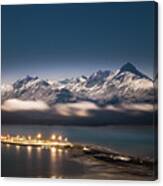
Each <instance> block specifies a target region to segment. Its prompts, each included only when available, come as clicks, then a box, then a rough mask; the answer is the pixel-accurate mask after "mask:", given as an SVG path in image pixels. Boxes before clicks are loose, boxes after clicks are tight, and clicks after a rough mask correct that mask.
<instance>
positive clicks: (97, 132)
mask: <svg viewBox="0 0 163 186" xmlns="http://www.w3.org/2000/svg"><path fill="white" fill-rule="evenodd" d="M38 132H41V133H42V134H43V135H44V136H46V137H48V136H50V135H51V134H52V133H59V134H62V135H63V136H65V137H68V138H69V140H70V141H71V142H74V143H86V144H96V145H102V146H105V147H109V148H111V149H113V150H116V151H119V152H121V153H128V154H131V155H135V156H141V157H153V151H154V150H153V145H154V133H153V128H152V127H151V126H141V127H140V126H136V127H133V126H132V127H130V126H107V127H74V126H68V127H65V126H39V125H38V126H32V125H28V126H20V125H14V126H13V125H12V126H11V125H5V126H4V125H3V126H2V134H7V133H9V134H11V135H16V134H20V135H33V136H34V135H36V134H37V133H38ZM70 156H71V152H70V151H69V150H62V149H41V148H29V147H16V146H11V145H10V146H8V145H2V176H25V177H26V176H27V177H28V176H32V177H35V176H36V177H64V176H66V177H69V176H71V175H73V176H74V177H75V176H80V174H81V175H82V174H83V172H84V169H86V167H83V165H82V164H80V163H77V162H75V161H71V158H69V157H70Z"/></svg>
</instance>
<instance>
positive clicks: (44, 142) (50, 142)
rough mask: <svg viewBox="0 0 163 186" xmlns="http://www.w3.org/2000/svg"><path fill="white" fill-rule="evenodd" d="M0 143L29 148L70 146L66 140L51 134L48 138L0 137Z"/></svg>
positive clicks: (38, 135)
mask: <svg viewBox="0 0 163 186" xmlns="http://www.w3.org/2000/svg"><path fill="white" fill-rule="evenodd" d="M1 142H2V143H6V144H13V145H28V146H29V145H31V146H46V147H49V146H51V147H52V146H60V147H65V146H70V147H72V144H71V143H70V142H69V141H68V138H64V137H63V136H61V135H56V134H52V135H51V136H50V138H48V139H46V138H43V135H42V134H41V133H38V134H37V135H36V136H35V137H32V136H20V135H16V136H10V135H9V134H7V135H5V136H1Z"/></svg>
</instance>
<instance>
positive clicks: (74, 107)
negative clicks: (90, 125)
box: [53, 102, 99, 117]
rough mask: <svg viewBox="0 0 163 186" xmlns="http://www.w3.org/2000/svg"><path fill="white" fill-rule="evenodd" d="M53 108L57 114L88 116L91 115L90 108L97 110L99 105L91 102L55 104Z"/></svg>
mask: <svg viewBox="0 0 163 186" xmlns="http://www.w3.org/2000/svg"><path fill="white" fill-rule="evenodd" d="M53 108H54V111H55V112H56V113H57V114H59V115H62V116H79V117H89V116H91V115H92V114H91V113H90V110H99V107H98V106H96V105H95V104H94V103H91V102H79V103H67V104H57V105H55V106H54V107H53Z"/></svg>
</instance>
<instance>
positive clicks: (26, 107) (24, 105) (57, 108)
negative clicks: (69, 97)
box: [1, 99, 154, 117]
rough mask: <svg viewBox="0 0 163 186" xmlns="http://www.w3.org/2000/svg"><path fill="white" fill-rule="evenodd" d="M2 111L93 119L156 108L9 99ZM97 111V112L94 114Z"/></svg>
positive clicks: (136, 104)
mask: <svg viewBox="0 0 163 186" xmlns="http://www.w3.org/2000/svg"><path fill="white" fill-rule="evenodd" d="M1 108H2V110H3V111H7V112H14V111H32V110H33V111H48V110H49V111H51V112H52V113H53V114H54V115H55V114H58V115H61V116H65V117H69V116H76V117H92V116H93V115H94V113H97V112H98V111H100V112H102V111H104V112H118V113H126V112H129V113H139V112H152V111H153V110H154V106H153V105H152V104H144V103H130V104H127V103H123V104H118V105H107V106H106V107H99V106H97V105H96V104H95V103H92V102H86V101H85V102H78V103H58V104H56V105H54V106H52V107H49V106H48V105H47V104H46V103H45V102H43V101H39V100H37V101H24V100H19V99H9V100H6V101H5V102H4V103H3V104H2V107H1ZM94 111H95V112H94Z"/></svg>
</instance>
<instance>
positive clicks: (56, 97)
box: [1, 63, 154, 105]
mask: <svg viewBox="0 0 163 186" xmlns="http://www.w3.org/2000/svg"><path fill="white" fill-rule="evenodd" d="M1 91H2V102H3V101H5V100H7V99H11V98H18V99H22V100H42V101H45V102H46V103H48V104H49V105H53V104H55V103H68V102H78V101H91V102H95V103H97V104H99V105H107V104H115V103H119V102H130V103H131V102H132V103H133V102H153V99H154V93H153V81H152V80H151V79H150V78H149V77H147V76H146V75H145V74H143V73H141V72H140V71H139V70H138V69H137V68H136V67H135V66H134V65H132V64H131V63H126V64H125V65H123V66H122V67H121V68H120V69H118V70H116V71H109V70H105V71H97V72H96V73H93V74H92V75H90V76H89V77H86V76H81V77H78V78H72V79H65V80H63V81H58V82H57V81H48V80H41V79H39V78H38V77H31V76H26V77H25V78H23V79H21V80H18V81H16V82H15V83H14V84H13V85H2V86H1Z"/></svg>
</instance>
